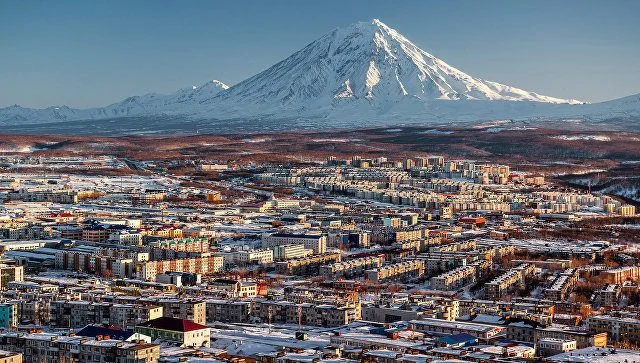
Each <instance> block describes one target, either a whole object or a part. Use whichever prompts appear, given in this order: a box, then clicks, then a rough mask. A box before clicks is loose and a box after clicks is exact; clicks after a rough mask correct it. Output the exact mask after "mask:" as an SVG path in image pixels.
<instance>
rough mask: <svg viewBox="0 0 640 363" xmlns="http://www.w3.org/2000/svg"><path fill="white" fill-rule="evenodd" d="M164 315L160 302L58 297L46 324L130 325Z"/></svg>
mask: <svg viewBox="0 0 640 363" xmlns="http://www.w3.org/2000/svg"><path fill="white" fill-rule="evenodd" d="M162 315H163V308H162V307H161V306H159V305H151V304H148V305H141V304H114V303H108V302H92V301H83V300H71V301H67V300H56V301H52V302H50V303H49V321H48V322H44V321H43V324H47V323H48V325H52V326H55V327H57V328H71V329H78V328H82V327H84V326H87V325H90V324H107V325H115V326H119V327H122V328H125V329H127V328H130V327H132V326H135V325H136V324H138V323H141V322H143V321H147V320H150V319H155V318H158V317H161V316H162Z"/></svg>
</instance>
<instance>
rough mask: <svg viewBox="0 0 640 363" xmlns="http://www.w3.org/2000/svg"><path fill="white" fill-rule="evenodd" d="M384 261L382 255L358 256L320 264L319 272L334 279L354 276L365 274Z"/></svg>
mask: <svg viewBox="0 0 640 363" xmlns="http://www.w3.org/2000/svg"><path fill="white" fill-rule="evenodd" d="M383 263H384V258H383V257H382V256H371V257H363V258H356V259H353V260H348V261H342V262H338V263H333V264H330V265H325V266H320V271H319V274H320V275H321V276H326V277H329V278H333V279H337V278H353V277H356V276H362V275H364V273H365V271H366V270H369V269H376V268H379V267H381V266H382V264H383Z"/></svg>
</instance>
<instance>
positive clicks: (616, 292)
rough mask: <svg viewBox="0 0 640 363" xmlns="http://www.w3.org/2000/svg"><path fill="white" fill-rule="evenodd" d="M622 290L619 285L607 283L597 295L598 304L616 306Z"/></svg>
mask: <svg viewBox="0 0 640 363" xmlns="http://www.w3.org/2000/svg"><path fill="white" fill-rule="evenodd" d="M621 292H622V288H621V287H620V285H616V284H608V285H606V286H605V287H603V288H602V289H600V291H599V293H598V297H599V299H600V305H602V306H618V303H619V302H620V294H621Z"/></svg>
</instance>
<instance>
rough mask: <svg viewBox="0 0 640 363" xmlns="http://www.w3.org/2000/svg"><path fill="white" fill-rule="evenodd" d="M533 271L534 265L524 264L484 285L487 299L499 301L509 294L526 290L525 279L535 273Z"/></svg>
mask: <svg viewBox="0 0 640 363" xmlns="http://www.w3.org/2000/svg"><path fill="white" fill-rule="evenodd" d="M533 269H534V266H533V265H532V264H527V263H523V264H521V265H518V266H517V267H514V268H512V269H511V270H509V271H507V272H506V273H504V274H502V275H500V276H498V277H496V278H495V279H493V280H491V281H490V282H488V283H486V284H485V285H484V289H485V290H484V293H485V296H486V298H487V299H490V300H499V299H500V298H502V297H503V296H504V295H505V294H506V293H507V292H510V291H513V290H514V289H520V288H524V283H525V278H526V277H528V276H529V275H531V274H532V273H533Z"/></svg>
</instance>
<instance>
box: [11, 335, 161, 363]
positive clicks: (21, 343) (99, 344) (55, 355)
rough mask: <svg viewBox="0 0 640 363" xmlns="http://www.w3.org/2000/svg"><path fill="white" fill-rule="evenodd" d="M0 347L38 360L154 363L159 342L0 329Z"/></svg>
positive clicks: (25, 358) (44, 362) (45, 362)
mask: <svg viewBox="0 0 640 363" xmlns="http://www.w3.org/2000/svg"><path fill="white" fill-rule="evenodd" d="M0 349H2V350H4V351H9V352H16V353H21V354H22V355H23V361H24V362H39V363H59V362H77V363H118V362H145V363H157V362H158V359H159V357H160V346H159V345H158V344H152V343H146V342H144V341H133V342H123V341H121V340H115V339H103V338H102V337H99V338H96V339H93V338H87V337H80V336H74V335H56V334H51V333H41V332H38V333H16V332H0ZM0 361H1V360H0ZM8 362H11V361H8ZM17 362H20V361H19V360H18V361H17ZM13 363H16V361H14V362H13Z"/></svg>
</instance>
